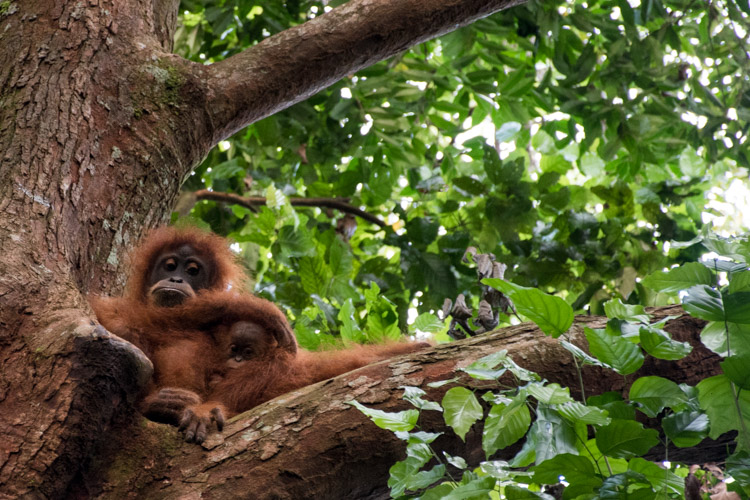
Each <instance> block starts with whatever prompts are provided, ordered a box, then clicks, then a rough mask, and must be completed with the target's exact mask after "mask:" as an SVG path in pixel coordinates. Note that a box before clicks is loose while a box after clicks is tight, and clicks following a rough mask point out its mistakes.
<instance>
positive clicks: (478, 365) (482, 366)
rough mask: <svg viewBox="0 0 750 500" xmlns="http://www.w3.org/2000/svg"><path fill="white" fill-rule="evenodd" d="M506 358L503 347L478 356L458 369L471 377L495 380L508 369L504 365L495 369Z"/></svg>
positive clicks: (506, 353) (506, 354)
mask: <svg viewBox="0 0 750 500" xmlns="http://www.w3.org/2000/svg"><path fill="white" fill-rule="evenodd" d="M507 359H508V351H506V350H505V349H503V350H502V351H498V352H495V353H492V354H490V355H488V356H484V357H482V358H479V359H478V360H476V361H474V362H473V363H472V364H470V365H469V366H467V367H466V368H460V370H461V371H463V372H466V373H468V374H469V375H470V376H471V377H472V378H475V379H477V380H495V379H498V378H500V377H501V376H502V375H503V373H505V372H506V371H508V370H507V368H505V366H503V367H502V368H500V369H499V370H496V369H495V367H496V366H498V365H502V364H503V363H504V362H505V361H506V360H507Z"/></svg>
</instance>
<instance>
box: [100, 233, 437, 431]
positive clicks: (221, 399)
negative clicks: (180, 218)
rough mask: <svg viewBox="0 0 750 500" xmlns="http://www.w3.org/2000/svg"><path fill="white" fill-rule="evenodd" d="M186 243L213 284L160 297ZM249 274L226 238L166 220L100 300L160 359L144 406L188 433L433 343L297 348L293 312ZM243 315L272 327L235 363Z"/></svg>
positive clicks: (103, 309) (114, 327)
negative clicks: (118, 284)
mask: <svg viewBox="0 0 750 500" xmlns="http://www.w3.org/2000/svg"><path fill="white" fill-rule="evenodd" d="M184 245H189V246H190V247H192V248H193V250H195V252H196V253H197V254H198V255H199V256H200V257H201V258H202V259H203V260H204V261H206V264H207V265H208V266H209V267H210V268H211V269H210V285H209V288H208V289H205V290H199V291H198V292H197V294H196V295H195V296H194V297H192V298H189V299H187V300H186V301H185V302H184V303H183V304H181V305H177V306H174V307H159V306H156V305H154V304H153V303H152V302H151V301H150V300H149V293H148V290H149V288H150V286H151V283H149V279H150V274H151V271H152V267H153V266H154V262H155V261H156V260H157V259H158V258H159V256H160V255H162V254H163V253H164V252H167V251H174V250H175V249H176V248H180V247H182V246H184ZM244 283H245V276H244V274H243V273H242V271H241V268H240V266H239V265H238V264H237V262H236V259H235V257H234V255H233V254H232V252H231V251H230V250H229V248H228V245H227V242H226V240H224V239H223V238H221V237H219V236H216V235H213V234H209V233H205V232H203V231H199V230H197V229H175V228H170V227H165V228H160V229H157V230H155V231H153V232H152V233H150V234H149V236H148V237H147V238H146V239H145V240H144V241H143V243H142V244H141V246H140V247H139V248H138V249H136V250H135V252H134V253H133V258H132V271H131V275H130V277H129V280H128V283H127V287H126V291H125V294H124V295H123V296H122V297H119V298H93V299H92V301H91V302H92V306H93V308H94V311H95V312H96V315H97V319H98V320H99V322H100V323H101V324H102V325H103V326H104V327H105V328H107V329H108V330H109V331H111V332H112V333H114V334H116V335H119V336H121V337H123V338H124V339H126V340H128V341H130V342H132V343H134V344H135V345H137V346H138V347H139V348H141V349H142V350H143V351H144V352H145V353H146V355H147V356H148V357H149V358H150V359H151V361H152V362H153V364H154V376H153V377H152V381H151V385H150V387H149V389H148V394H147V395H146V397H145V398H144V401H143V405H142V407H143V408H144V413H145V414H146V415H147V416H148V417H149V418H153V419H155V420H158V421H163V422H167V423H171V424H174V425H180V427H181V429H184V430H185V431H186V434H187V436H188V440H190V439H192V438H193V437H195V439H196V441H202V439H203V438H204V437H205V433H206V426H207V425H209V426H210V424H211V422H212V421H213V422H216V423H217V425H218V426H219V427H221V425H222V424H223V419H224V413H228V414H229V415H233V414H235V413H239V412H242V411H246V410H248V409H250V408H252V407H254V406H256V405H258V404H260V403H262V402H264V401H267V400H269V399H272V398H274V397H276V396H279V395H281V394H283V393H285V392H288V391H291V390H294V389H297V388H299V387H303V386H305V385H308V384H311V383H314V382H318V381H321V380H325V379H327V378H330V377H334V376H336V375H339V374H341V373H344V372H347V371H350V370H353V369H355V368H359V367H361V366H364V365H366V364H368V363H372V362H374V361H378V360H382V359H385V358H388V357H390V356H393V355H395V354H401V353H405V352H412V351H415V350H418V349H421V348H423V347H424V346H425V345H426V344H411V343H397V344H390V345H383V346H356V347H352V348H349V349H345V350H341V351H331V352H322V353H311V352H307V351H298V350H297V344H296V339H295V338H294V333H293V332H292V330H291V327H290V326H289V323H288V322H287V320H286V317H285V316H284V314H283V313H282V312H281V311H280V310H279V309H278V308H277V307H276V306H275V305H274V304H273V303H271V302H269V301H267V300H265V299H261V298H259V297H256V296H254V295H252V294H250V293H248V292H246V291H244ZM238 322H251V323H254V324H256V325H258V326H259V327H260V328H261V329H262V331H263V332H265V333H266V335H267V336H268V337H267V338H265V339H263V340H262V342H261V343H262V344H263V346H262V349H260V350H259V351H258V352H259V354H258V355H257V356H256V357H254V358H252V359H250V360H248V361H243V362H242V363H240V365H239V366H238V367H237V368H234V369H229V368H227V359H228V354H227V353H228V347H229V344H230V343H231V342H232V340H231V339H230V333H229V332H230V330H231V326H232V325H234V324H237V323H238ZM262 334H263V333H262V332H261V335H262Z"/></svg>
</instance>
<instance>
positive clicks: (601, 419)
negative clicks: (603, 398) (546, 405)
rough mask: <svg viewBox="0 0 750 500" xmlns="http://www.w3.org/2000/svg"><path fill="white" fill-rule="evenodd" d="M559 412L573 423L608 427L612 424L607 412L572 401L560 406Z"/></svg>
mask: <svg viewBox="0 0 750 500" xmlns="http://www.w3.org/2000/svg"><path fill="white" fill-rule="evenodd" d="M557 411H559V412H560V415H562V416H563V417H565V419H567V420H569V421H571V422H576V423H582V424H587V425H607V424H609V423H610V418H609V417H608V416H607V415H608V413H609V412H608V411H607V410H602V409H600V408H597V407H595V406H586V405H584V404H581V403H579V402H578V401H570V402H568V403H565V404H563V405H560V406H558V407H557Z"/></svg>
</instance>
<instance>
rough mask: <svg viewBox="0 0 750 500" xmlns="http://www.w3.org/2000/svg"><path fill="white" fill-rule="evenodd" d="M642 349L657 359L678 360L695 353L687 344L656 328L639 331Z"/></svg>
mask: <svg viewBox="0 0 750 500" xmlns="http://www.w3.org/2000/svg"><path fill="white" fill-rule="evenodd" d="M639 338H640V340H641V347H643V349H644V350H645V351H646V352H647V353H649V354H650V355H652V356H653V357H655V358H659V359H668V360H672V361H674V360H678V359H682V358H684V357H685V356H687V355H688V354H690V353H691V352H692V351H693V348H692V346H691V345H690V344H689V343H687V342H679V341H677V340H673V339H672V338H671V337H670V336H669V333H668V332H665V331H664V330H662V329H661V328H655V327H654V326H642V327H641V328H640V330H639Z"/></svg>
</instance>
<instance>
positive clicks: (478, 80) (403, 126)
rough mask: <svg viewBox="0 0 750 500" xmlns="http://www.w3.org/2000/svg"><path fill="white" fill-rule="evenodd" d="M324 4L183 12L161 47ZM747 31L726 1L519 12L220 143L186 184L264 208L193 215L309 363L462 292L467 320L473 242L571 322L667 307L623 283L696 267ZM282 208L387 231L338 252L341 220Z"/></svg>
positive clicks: (740, 85)
mask: <svg viewBox="0 0 750 500" xmlns="http://www.w3.org/2000/svg"><path fill="white" fill-rule="evenodd" d="M339 3H341V2H340V1H334V2H330V3H329V2H315V1H308V0H295V1H286V2H281V1H278V0H269V1H267V2H263V4H262V5H253V4H252V3H250V2H244V1H240V0H212V1H208V0H185V1H183V5H182V9H181V12H182V14H181V27H180V28H179V31H178V33H177V37H176V40H177V50H178V51H179V52H180V53H181V54H183V55H185V56H186V57H189V58H191V59H193V60H195V61H201V62H206V63H209V62H212V61H216V60H220V59H223V58H226V57H229V56H231V55H233V54H235V53H237V52H239V51H241V50H243V49H245V48H247V47H249V46H251V45H253V44H255V43H258V42H260V41H262V40H263V39H264V38H266V37H267V36H269V35H273V34H275V33H278V32H280V31H282V30H283V29H285V28H287V27H289V26H293V25H296V24H299V23H302V22H304V21H306V20H307V19H310V18H313V17H315V16H316V15H320V14H322V13H323V12H324V11H326V10H329V9H330V8H331V7H334V6H335V5H337V4H339ZM747 19H748V9H747V5H746V3H744V4H743V2H742V1H739V0H736V1H735V0H721V1H716V2H709V3H706V2H691V1H683V0H678V1H673V0H669V1H666V0H643V1H640V2H639V1H638V0H635V1H631V2H624V1H619V0H618V1H594V2H591V1H587V2H583V1H582V0H579V1H576V2H562V1H559V0H558V1H545V2H541V1H537V0H532V1H530V2H528V3H527V4H525V5H522V6H519V7H516V8H513V9H510V10H508V11H505V12H500V13H498V14H496V15H493V16H491V17H488V18H486V19H483V20H480V21H478V22H476V23H474V24H472V25H470V26H468V27H466V28H463V29H461V30H458V31H456V32H454V33H451V34H449V35H446V36H444V37H442V38H440V39H437V40H433V41H429V42H426V43H424V44H422V45H420V46H417V47H414V48H412V49H411V50H409V51H406V52H404V53H403V54H401V55H400V56H398V57H395V58H393V59H391V60H388V61H384V62H382V63H379V64H376V65H374V66H372V67H370V68H367V69H365V70H362V71H360V72H359V73H357V74H356V75H352V76H350V77H348V78H345V79H344V80H342V81H340V82H338V83H336V84H334V85H333V86H331V87H330V88H329V89H327V90H325V91H323V92H321V93H319V94H318V95H316V96H314V97H312V98H310V99H308V100H307V101H305V102H303V103H300V104H297V105H295V106H293V107H291V108H290V109H288V110H286V111H284V112H282V113H279V114H277V115H275V116H272V117H269V118H266V119H264V120H262V121H260V122H258V123H255V124H254V125H252V126H250V127H248V128H247V129H245V130H243V131H241V132H239V133H237V134H236V135H235V136H234V137H232V138H230V139H229V140H227V141H224V142H222V143H221V144H220V146H219V147H218V148H217V149H215V150H214V151H212V152H211V153H210V155H209V156H208V158H207V159H206V160H205V161H204V162H203V164H202V165H201V166H200V167H199V168H198V170H197V171H196V172H195V174H194V175H193V176H192V177H191V178H190V179H189V180H188V181H187V183H186V184H185V189H186V190H196V189H200V188H210V189H213V190H214V191H225V192H230V193H235V194H240V195H246V196H250V195H255V196H265V197H267V198H268V206H267V207H263V208H260V209H259V210H258V211H257V212H255V213H253V212H251V211H250V210H248V209H246V208H242V207H239V206H236V205H235V206H226V205H223V204H219V203H216V202H213V201H203V202H200V203H198V204H197V205H196V206H195V207H194V209H193V211H192V217H194V218H197V219H201V220H203V221H205V222H207V223H208V224H209V225H210V226H211V228H212V229H213V230H214V231H216V232H219V233H221V234H225V235H228V236H230V237H231V238H233V239H234V240H235V241H237V242H239V243H240V247H241V249H242V252H243V255H244V256H245V257H246V259H247V262H248V266H249V267H250V268H251V269H253V271H254V272H255V278H256V280H257V285H256V289H257V292H258V293H260V294H262V295H265V296H267V297H268V298H270V299H272V300H274V301H276V302H277V303H280V304H283V305H284V306H285V307H286V308H287V309H288V311H289V312H290V314H291V315H292V317H293V319H294V322H295V328H296V329H297V331H298V332H299V334H300V338H301V342H302V344H303V345H305V346H306V347H310V348H315V347H317V346H320V345H321V344H327V343H330V342H332V341H334V339H336V338H340V337H345V338H350V339H352V340H356V341H362V340H375V339H377V338H382V337H392V336H394V335H395V334H396V332H401V333H414V332H415V331H416V329H417V327H415V326H414V325H413V324H412V325H411V329H410V327H409V323H410V322H411V319H413V317H414V316H415V314H414V313H412V316H411V319H410V318H409V316H408V314H407V313H408V311H409V310H410V309H416V311H415V312H416V313H429V312H430V311H435V310H438V309H439V306H440V304H441V303H442V301H443V299H444V298H446V297H456V296H457V295H458V294H459V293H463V294H465V295H466V296H467V298H468V301H469V305H470V306H472V305H473V306H474V307H476V305H477V302H478V297H479V295H480V288H479V284H478V283H476V280H475V279H474V272H473V270H472V269H470V268H469V267H468V266H467V265H465V263H463V262H462V261H461V256H462V255H463V252H464V250H465V249H466V248H467V246H469V245H473V246H476V247H478V248H479V249H480V251H483V252H491V253H494V254H495V255H497V256H498V260H499V261H501V262H504V263H506V264H508V271H507V273H506V277H507V278H509V279H511V280H512V281H513V282H515V283H518V284H519V285H522V286H527V287H532V288H538V289H540V290H541V291H543V292H556V293H558V294H560V296H561V297H562V298H563V299H564V300H565V301H566V302H567V303H568V304H571V305H572V306H573V309H574V310H581V309H588V310H590V311H591V312H593V313H597V314H598V313H601V312H602V311H601V304H603V303H604V302H606V301H607V300H609V299H611V298H617V297H619V298H621V299H622V300H623V301H624V302H625V303H628V304H637V303H641V304H648V305H659V304H663V303H665V302H666V301H668V300H669V299H668V296H667V295H665V294H656V293H654V292H652V291H651V290H649V289H648V288H646V287H644V286H643V285H642V284H640V283H638V282H637V280H636V278H637V277H639V276H640V277H643V276H645V275H647V274H649V273H651V272H653V271H657V270H661V269H663V268H665V267H669V266H671V265H673V264H675V263H678V264H681V263H685V262H690V261H695V260H696V259H697V258H698V256H700V255H701V254H702V253H704V252H705V247H704V246H703V245H702V244H701V243H700V242H698V241H697V240H695V239H694V238H695V237H696V235H697V234H698V232H699V230H700V229H701V227H702V226H703V217H707V216H711V213H712V212H714V213H713V215H716V213H715V209H714V208H711V207H706V205H705V203H706V197H707V196H708V197H709V199H710V198H711V197H712V196H713V197H715V196H716V195H715V192H714V191H712V190H714V189H715V188H717V187H718V188H726V187H727V186H729V185H730V183H732V182H734V181H736V180H737V179H741V178H744V177H746V172H745V171H744V170H738V168H740V167H747V166H748V158H747V151H746V150H747V130H748V118H749V117H750V115H749V114H748V109H750V92H748V88H749V87H750V80H748V77H747V74H748V68H749V67H750V59H748V58H747V56H746V50H747V46H746V42H747V38H746V37H745V35H746V33H747V29H748V27H747ZM290 197H335V198H349V199H350V201H351V204H352V205H354V206H357V207H361V208H363V209H365V210H366V211H367V212H369V213H371V214H373V215H375V216H377V217H379V218H380V219H381V220H383V221H384V222H386V224H387V227H386V228H385V229H382V228H380V227H378V226H376V225H374V224H371V223H368V222H366V221H364V220H358V224H357V226H356V230H355V231H354V234H353V235H352V237H351V238H350V239H349V240H348V241H347V240H346V238H342V236H341V235H340V234H339V233H337V230H336V225H337V221H341V218H342V214H340V213H338V212H335V211H332V210H329V209H320V208H304V209H301V208H299V209H298V208H295V209H293V208H291V206H290V205H289V204H288V199H289V198H290ZM704 212H706V213H707V214H706V213H704ZM679 242H681V243H682V244H677V243H679ZM680 279H682V278H680ZM373 284H375V285H377V290H378V291H379V292H378V293H374V292H373V290H374V288H373ZM667 290H669V289H667ZM472 302H473V304H472ZM365 310H366V311H367V314H364V313H363V312H362V311H365ZM373 311H375V312H376V313H377V317H376V318H373V319H370V318H372V312H373ZM408 320H409V321H408ZM423 322H424V323H427V324H430V325H432V326H433V327H432V328H431V330H432V331H434V330H435V329H436V328H435V327H434V325H435V317H434V316H430V317H426V318H425V319H424V321H423Z"/></svg>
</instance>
